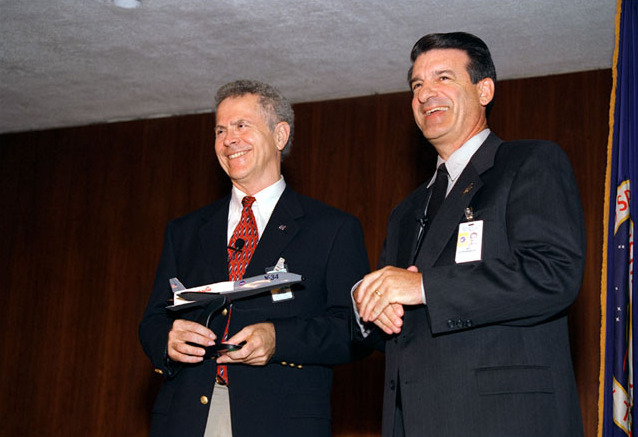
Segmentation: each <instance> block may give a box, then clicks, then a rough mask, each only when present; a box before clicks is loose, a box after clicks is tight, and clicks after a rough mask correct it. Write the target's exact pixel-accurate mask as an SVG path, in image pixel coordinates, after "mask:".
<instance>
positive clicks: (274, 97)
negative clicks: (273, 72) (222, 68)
mask: <svg viewBox="0 0 638 437" xmlns="http://www.w3.org/2000/svg"><path fill="white" fill-rule="evenodd" d="M247 94H254V95H257V96H259V105H260V106H261V109H262V110H263V115H264V119H265V120H266V123H267V124H268V127H269V128H270V130H271V131H272V130H274V129H275V126H276V125H277V123H279V122H281V121H285V122H286V123H288V124H289V125H290V136H289V137H288V142H287V143H286V146H285V147H284V149H283V151H282V157H283V156H287V155H288V154H289V153H290V147H291V146H292V137H293V134H294V132H295V113H294V111H293V110H292V105H291V104H290V101H288V99H287V98H286V97H285V96H284V95H283V94H282V93H281V92H280V91H279V90H278V89H277V88H275V87H274V86H272V85H268V84H267V83H263V82H258V81H256V80H244V79H242V80H236V81H234V82H229V83H227V84H225V85H223V86H222V87H221V88H219V90H217V94H216V95H215V109H217V107H218V106H219V105H220V103H221V102H223V101H224V100H226V99H228V98H231V97H242V96H245V95H247Z"/></svg>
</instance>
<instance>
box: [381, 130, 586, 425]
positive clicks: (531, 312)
mask: <svg viewBox="0 0 638 437" xmlns="http://www.w3.org/2000/svg"><path fill="white" fill-rule="evenodd" d="M427 197H428V190H427V188H426V186H425V185H424V186H421V187H420V188H418V189H417V190H416V191H415V192H414V193H412V194H411V195H410V196H408V197H407V198H406V199H405V200H404V201H403V202H402V203H401V204H400V205H399V206H398V207H397V208H396V209H395V210H394V211H393V213H392V214H391V216H390V219H389V224H388V235H387V240H386V243H385V246H384V251H383V254H382V256H381V265H394V266H399V267H407V266H409V265H410V263H411V254H412V251H413V249H414V242H415V241H416V232H417V220H416V217H421V216H422V214H423V209H424V207H425V204H426V201H427ZM467 207H471V208H472V209H473V212H474V218H475V220H483V222H484V225H483V248H482V259H481V261H476V262H467V263H462V264H457V263H456V262H455V253H456V245H457V236H458V229H459V223H461V222H464V221H466V219H465V214H464V210H465V208H467ZM584 261H585V235H584V224H583V215H582V210H581V206H580V197H579V193H578V189H577V186H576V182H575V180H574V176H573V173H572V170H571V166H570V164H569V161H568V159H567V157H566V156H565V154H564V153H563V152H562V150H561V149H560V148H559V147H558V146H557V145H555V144H553V143H549V142H543V141H514V142H506V143H504V142H502V141H501V140H500V139H499V138H498V137H496V135H494V134H490V136H489V137H488V138H487V139H486V141H485V142H484V143H483V144H482V146H481V147H480V148H479V150H478V151H477V152H476V153H475V155H474V156H473V157H472V159H471V161H470V163H469V164H468V166H467V167H466V168H465V170H464V171H463V173H462V174H461V176H459V179H458V180H457V182H456V184H455V185H454V187H453V189H452V191H451V192H450V193H449V195H448V197H447V198H446V200H445V202H444V203H443V205H442V207H441V209H440V210H439V213H438V215H437V216H436V218H435V219H434V221H433V223H432V225H431V228H430V230H429V231H428V233H427V234H426V236H425V239H424V241H423V245H422V248H421V250H420V252H419V254H418V257H417V261H416V265H417V267H418V268H419V271H421V272H422V273H423V283H424V287H425V292H426V300H427V305H426V306H424V305H419V306H413V307H409V308H406V314H405V316H404V327H403V330H402V332H401V333H400V334H399V335H397V336H394V337H392V338H390V339H389V340H388V341H387V342H386V343H385V349H386V377H385V395H384V413H383V419H384V420H383V436H384V437H390V436H392V424H393V419H394V409H395V405H396V394H397V391H398V386H399V385H400V394H401V400H402V407H403V415H404V425H405V433H406V436H418V437H424V436H437V437H446V436H472V437H516V436H521V437H522V436H529V437H539V436H543V437H571V436H581V435H582V424H581V415H580V408H579V402H578V397H577V392H576V386H575V380H574V374H573V370H572V363H571V357H570V347H569V338H568V331H567V317H566V310H567V308H568V307H569V305H570V304H571V303H572V302H573V301H574V299H575V298H576V295H577V293H578V290H579V288H580V284H581V280H582V274H583V268H584Z"/></svg>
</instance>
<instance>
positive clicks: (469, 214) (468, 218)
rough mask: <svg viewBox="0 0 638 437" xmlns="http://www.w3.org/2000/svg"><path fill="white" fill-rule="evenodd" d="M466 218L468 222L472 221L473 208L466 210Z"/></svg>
mask: <svg viewBox="0 0 638 437" xmlns="http://www.w3.org/2000/svg"><path fill="white" fill-rule="evenodd" d="M465 218H466V219H467V220H472V219H473V218H474V211H473V210H472V207H471V206H470V207H469V208H465Z"/></svg>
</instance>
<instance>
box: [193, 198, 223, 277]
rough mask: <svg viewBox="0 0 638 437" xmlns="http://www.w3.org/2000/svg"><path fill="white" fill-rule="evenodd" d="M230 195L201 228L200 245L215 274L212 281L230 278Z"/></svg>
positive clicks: (207, 262)
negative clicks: (228, 244) (228, 234)
mask: <svg viewBox="0 0 638 437" xmlns="http://www.w3.org/2000/svg"><path fill="white" fill-rule="evenodd" d="M229 204H230V196H227V197H226V198H225V199H223V200H222V201H220V202H219V203H218V205H219V206H218V207H217V208H215V209H214V210H213V211H212V212H211V214H210V215H209V216H208V218H207V219H206V223H204V224H203V225H202V227H201V228H200V230H199V241H200V247H201V250H202V254H203V257H204V259H206V265H207V266H210V271H211V272H212V274H213V278H212V281H211V282H220V281H227V280H228V252H227V249H226V246H227V241H226V240H227V232H228V207H229Z"/></svg>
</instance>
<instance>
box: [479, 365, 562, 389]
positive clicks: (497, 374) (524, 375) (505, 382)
mask: <svg viewBox="0 0 638 437" xmlns="http://www.w3.org/2000/svg"><path fill="white" fill-rule="evenodd" d="M475 374H476V383H477V388H478V393H479V394H480V395H500V394H513V393H554V382H553V378H552V372H551V371H550V369H549V367H546V366H500V367H483V368H479V369H476V370H475Z"/></svg>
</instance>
